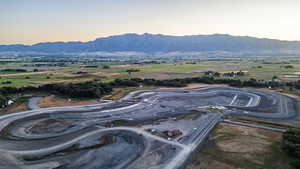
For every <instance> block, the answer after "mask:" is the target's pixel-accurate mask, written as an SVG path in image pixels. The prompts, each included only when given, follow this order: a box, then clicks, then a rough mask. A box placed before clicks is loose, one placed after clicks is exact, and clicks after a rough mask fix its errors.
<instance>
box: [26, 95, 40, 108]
mask: <svg viewBox="0 0 300 169" xmlns="http://www.w3.org/2000/svg"><path fill="white" fill-rule="evenodd" d="M41 99H42V97H32V98H30V99H29V100H28V107H29V108H30V109H31V110H35V109H40V108H41V107H40V106H39V105H38V102H39V101H40V100H41Z"/></svg>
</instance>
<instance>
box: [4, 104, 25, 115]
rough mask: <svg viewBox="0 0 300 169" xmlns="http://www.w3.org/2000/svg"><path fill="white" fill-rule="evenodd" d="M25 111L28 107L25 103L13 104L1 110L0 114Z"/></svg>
mask: <svg viewBox="0 0 300 169" xmlns="http://www.w3.org/2000/svg"><path fill="white" fill-rule="evenodd" d="M26 110H29V107H28V106H27V104H26V103H14V104H12V105H10V106H8V107H7V108H6V109H4V110H1V111H0V112H1V113H4V114H9V113H17V112H22V111H26Z"/></svg>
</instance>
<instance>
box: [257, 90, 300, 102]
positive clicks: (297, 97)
mask: <svg viewBox="0 0 300 169" xmlns="http://www.w3.org/2000/svg"><path fill="white" fill-rule="evenodd" d="M254 89H256V90H261V91H265V92H272V93H277V94H281V95H284V96H288V97H291V98H294V99H297V100H300V97H299V96H297V95H295V94H291V93H286V92H285V91H284V90H282V89H276V90H271V89H266V88H254Z"/></svg>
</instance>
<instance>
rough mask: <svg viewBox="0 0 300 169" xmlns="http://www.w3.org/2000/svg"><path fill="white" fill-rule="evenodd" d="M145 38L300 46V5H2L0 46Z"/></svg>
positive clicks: (297, 0)
mask: <svg viewBox="0 0 300 169" xmlns="http://www.w3.org/2000/svg"><path fill="white" fill-rule="evenodd" d="M145 32H148V33H161V34H170V35H192V34H213V33H226V34H233V35H249V36H256V37H267V38H276V39H286V40H300V0H0V44H12V43H25V44H32V43H36V42H43V41H89V40H94V39H95V38H97V37H103V36H108V35H114V34H123V33H145Z"/></svg>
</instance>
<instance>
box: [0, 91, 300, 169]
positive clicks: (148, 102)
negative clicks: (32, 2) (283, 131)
mask: <svg viewBox="0 0 300 169" xmlns="http://www.w3.org/2000/svg"><path fill="white" fill-rule="evenodd" d="M299 105H300V104H299V102H298V101H296V100H294V99H292V98H289V97H286V96H282V95H278V94H274V93H268V92H262V91H257V90H250V89H235V88H221V87H218V88H215V87H214V88H204V89H195V90H143V91H136V92H132V93H130V94H128V95H127V96H126V97H124V98H123V99H121V100H119V101H116V102H110V103H105V104H96V105H86V106H69V107H55V108H46V109H37V110H31V111H26V112H20V113H15V114H9V115H4V116H1V117H0V159H1V160H0V161H1V162H0V168H3V169H10V168H11V169H15V168H30V169H46V168H59V169H74V168H81V169H108V168H116V169H117V168H130V169H141V168H151V169H161V168H166V169H174V168H178V167H180V166H181V165H182V164H184V162H185V161H186V159H187V158H188V157H189V155H190V153H191V152H193V151H194V150H195V149H196V148H197V147H198V146H199V145H200V144H201V143H202V141H203V140H204V139H205V138H206V136H207V134H208V133H209V132H210V131H211V129H212V128H213V127H214V126H215V125H216V124H217V123H218V122H219V121H221V118H222V115H223V114H231V115H237V116H251V117H256V118H261V119H266V120H280V121H282V120H284V121H289V120H294V119H299ZM174 128H176V129H179V130H180V131H182V133H183V134H182V135H181V136H180V137H176V138H169V139H166V138H164V137H162V136H161V135H160V136H157V134H153V133H152V134H151V132H148V131H146V130H151V129H152V130H153V129H155V130H158V131H167V130H171V129H174Z"/></svg>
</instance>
